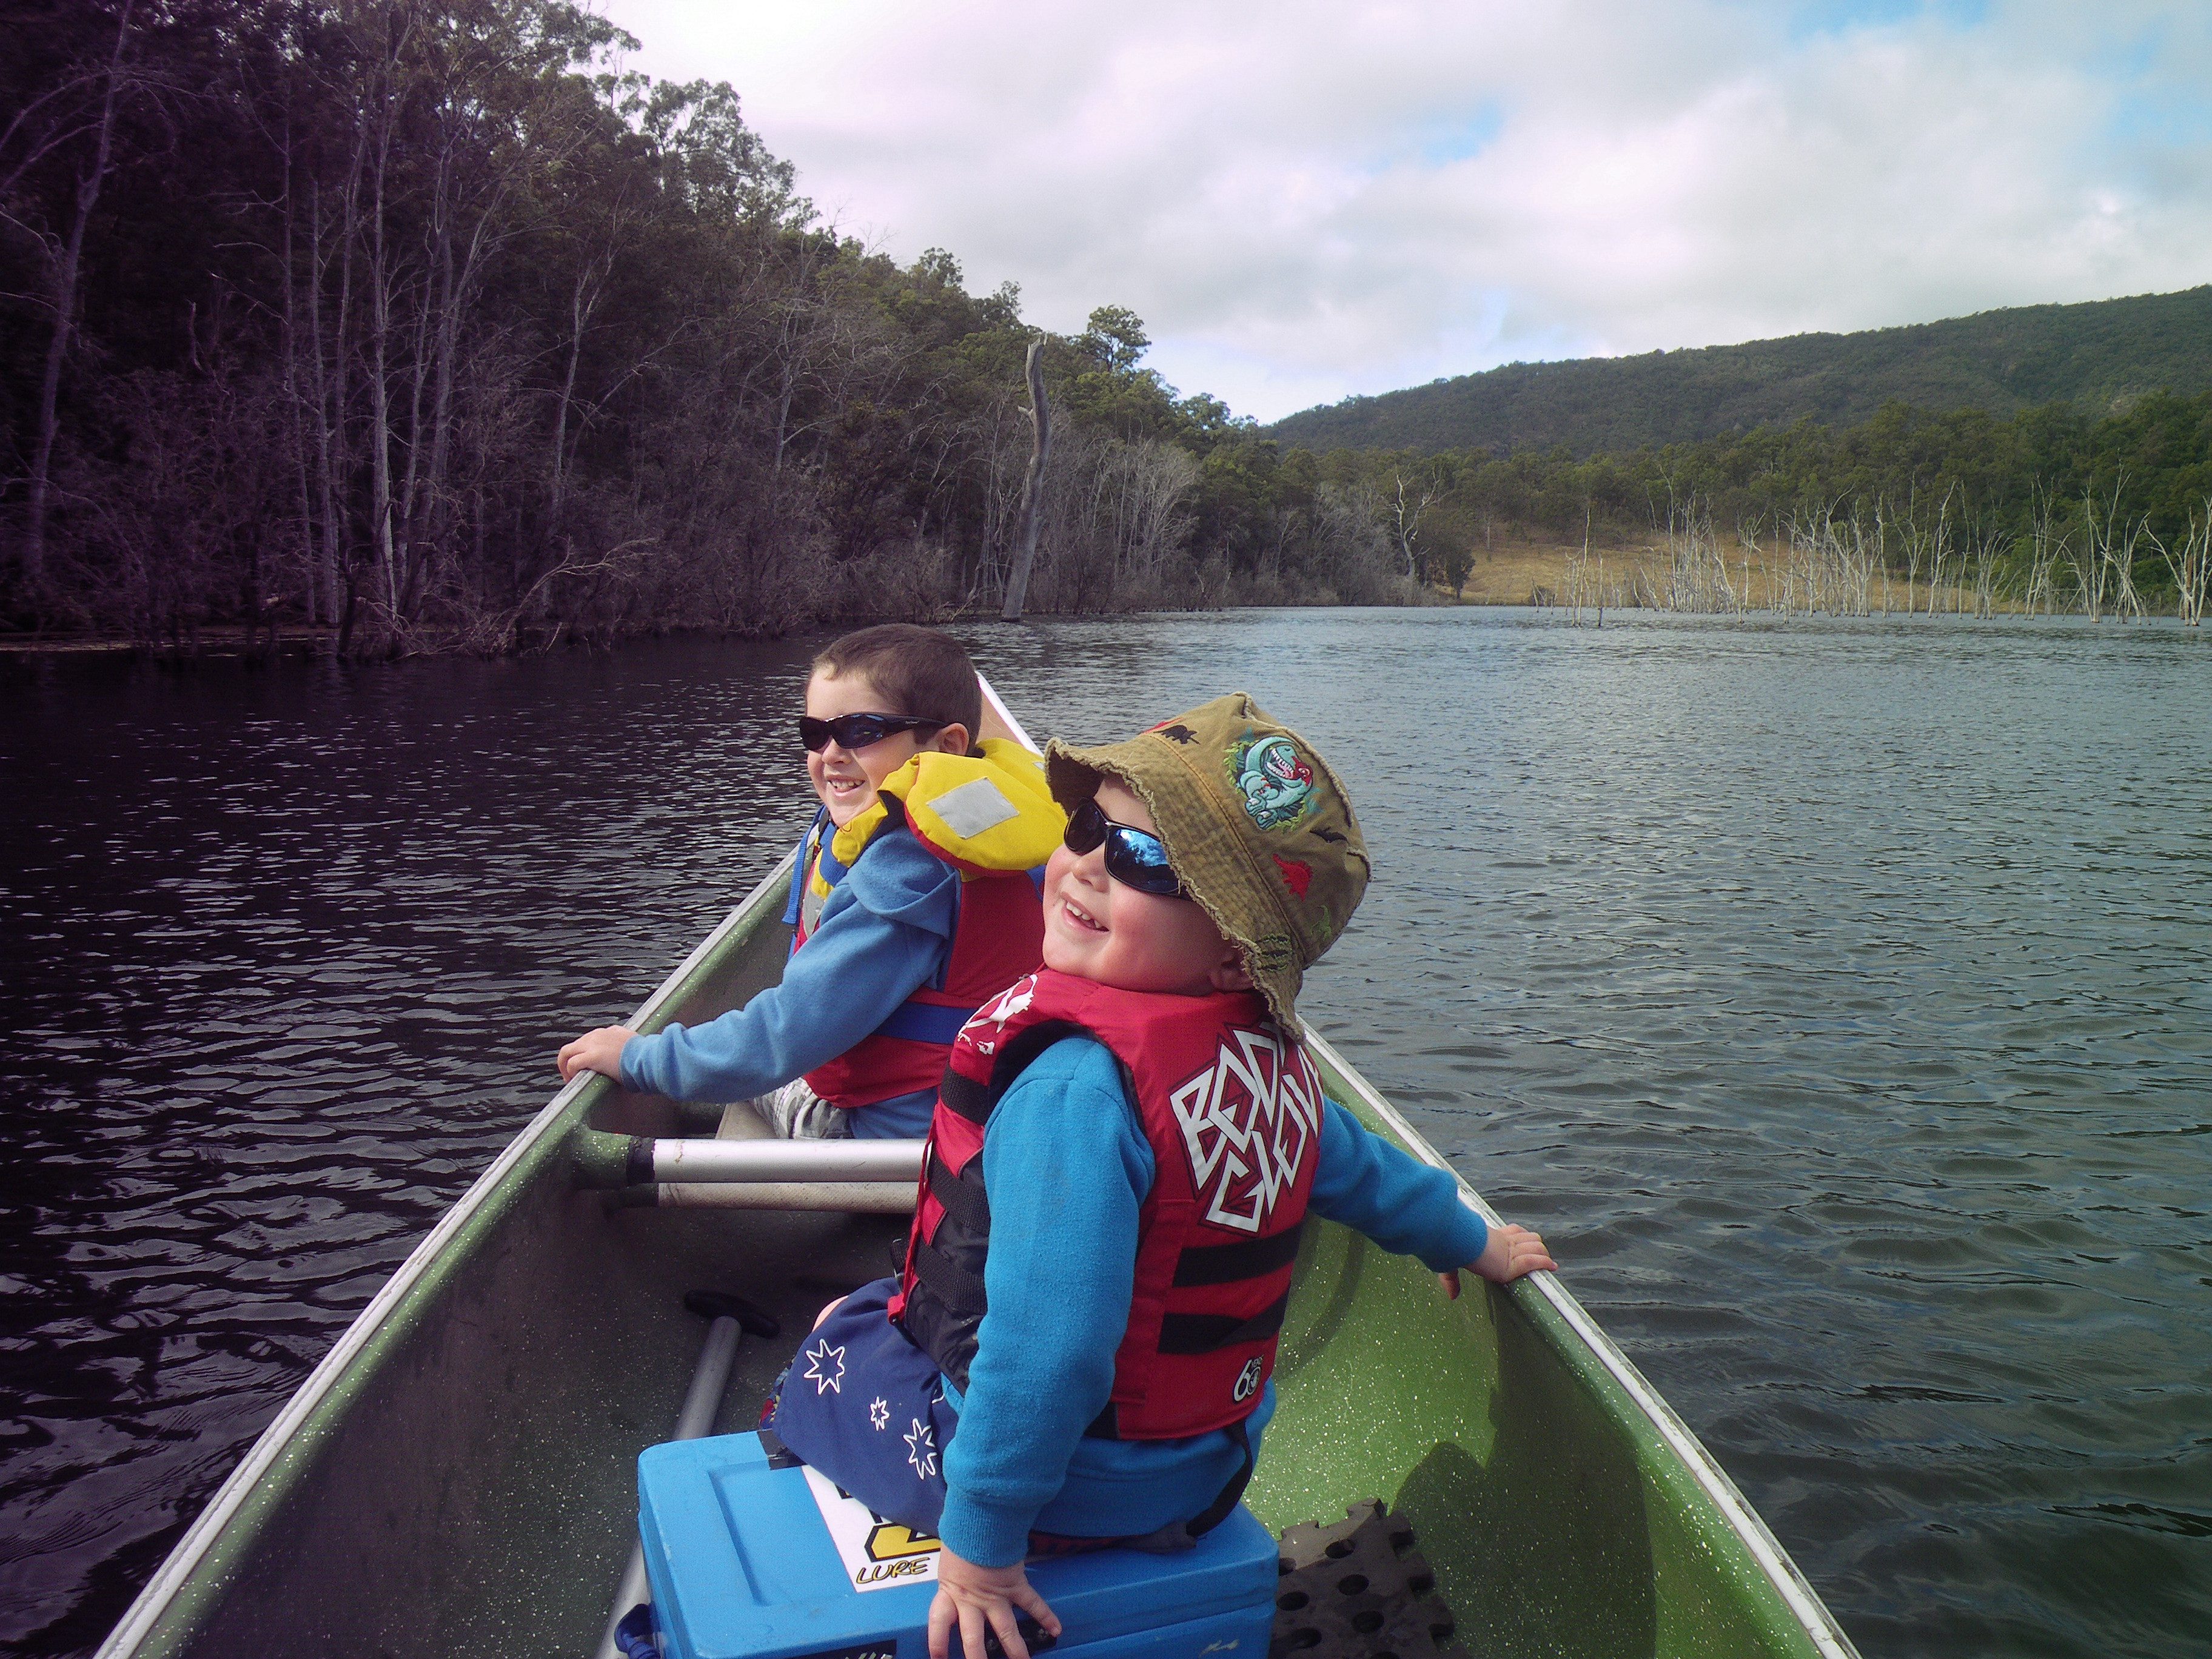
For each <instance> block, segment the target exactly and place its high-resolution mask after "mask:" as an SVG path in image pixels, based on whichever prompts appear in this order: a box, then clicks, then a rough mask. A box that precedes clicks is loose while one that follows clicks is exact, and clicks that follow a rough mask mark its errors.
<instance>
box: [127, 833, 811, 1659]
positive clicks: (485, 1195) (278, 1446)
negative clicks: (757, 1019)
mask: <svg viewBox="0 0 2212 1659" xmlns="http://www.w3.org/2000/svg"><path fill="white" fill-rule="evenodd" d="M796 856H797V854H795V853H787V854H784V855H783V858H782V860H781V861H780V862H779V863H778V864H777V865H776V866H775V868H774V869H773V870H771V871H769V873H768V874H767V876H766V877H764V878H763V879H762V881H761V882H760V884H759V885H757V886H756V887H755V888H754V889H753V890H752V891H751V892H750V893H748V894H747V895H746V896H744V898H743V899H742V900H740V901H739V902H738V904H737V906H736V908H733V909H732V910H731V912H730V913H729V915H726V916H725V917H723V918H722V920H721V921H720V924H719V925H717V926H716V927H715V928H714V931H713V932H712V933H708V935H707V937H706V938H705V939H702V940H701V941H700V942H699V944H698V945H697V946H696V948H695V949H694V950H693V951H692V952H691V954H690V956H688V957H684V960H683V962H682V963H680V964H679V965H678V967H677V969H676V970H675V972H673V973H671V974H670V975H668V977H667V978H666V979H665V980H663V981H661V982H660V984H659V986H658V987H656V988H655V989H654V991H653V994H652V995H650V996H648V997H647V998H646V1000H644V1001H643V1002H641V1003H640V1004H639V1005H638V1006H637V1011H636V1012H635V1013H633V1014H632V1015H631V1016H630V1018H629V1024H632V1025H633V1026H636V1025H642V1024H645V1023H646V1022H647V1021H648V1020H651V1019H653V1018H655V1017H656V1016H658V1015H659V1014H661V1013H662V1012H665V1010H666V1009H667V1008H668V1006H670V1005H671V1004H672V1003H674V1002H675V1001H676V1000H678V996H679V995H680V994H681V993H682V991H683V989H684V986H685V985H686V983H687V982H688V981H690V978H691V976H692V975H694V974H695V973H696V971H697V970H698V969H700V968H701V967H702V966H703V965H705V963H707V962H708V960H709V959H711V958H712V957H713V956H714V953H715V952H716V951H718V950H719V949H720V946H721V945H722V944H723V942H724V941H725V940H726V939H728V938H729V937H730V935H731V934H732V933H735V932H737V931H738V929H739V928H741V927H744V926H746V925H748V924H750V922H751V921H753V920H754V918H755V917H756V916H757V914H758V913H759V912H760V911H761V910H763V908H767V907H768V906H769V904H770V903H772V902H774V900H775V898H776V897H777V896H779V887H780V884H781V883H782V881H783V880H784V878H786V877H787V875H789V873H790V872H791V869H792V866H793V861H794V860H795V859H796ZM596 1080H597V1079H596V1078H595V1077H594V1075H593V1074H592V1073H585V1074H583V1075H581V1076H579V1077H576V1078H574V1079H571V1080H570V1081H569V1082H568V1083H565V1084H563V1085H562V1086H561V1089H560V1091H559V1092H558V1093H556V1095H555V1096H554V1097H553V1098H552V1099H551V1100H550V1101H549V1102H547V1103H546V1104H545V1106H544V1109H543V1110H541V1111H540V1112H539V1113H538V1115H537V1116H536V1117H534V1118H532V1120H531V1121H529V1122H528V1123H527V1124H526V1125H525V1126H524V1127H523V1128H522V1130H521V1132H520V1133H519V1134H517V1135H516V1136H515V1137H514V1139H513V1140H511V1141H509V1142H507V1146H506V1147H505V1148H504V1149H503V1150H502V1151H501V1152H500V1154H499V1156H498V1157H497V1158H494V1159H493V1160H492V1161H491V1163H490V1164H489V1165H488V1166H487V1167H486V1168H485V1170H484V1172H483V1174H482V1175H480V1176H477V1178H476V1180H475V1182H473V1183H471V1186H470V1188H469V1189H468V1191H466V1192H465V1193H464V1194H461V1196H460V1198H459V1200H457V1201H456V1202H455V1203H454V1205H453V1207H452V1208H451V1209H449V1210H447V1212H446V1213H445V1214H444V1215H443V1216H441V1217H440V1218H439V1219H438V1223H437V1225H435V1226H434V1227H432V1228H431V1229H430V1231H428V1233H427V1234H425V1235H424V1236H423V1238H422V1243H419V1244H417V1245H416V1247H415V1248H414V1249H413V1250H411V1251H410V1252H409V1254H408V1256H407V1259H406V1261H403V1262H402V1263H400V1265H399V1267H398V1271H397V1272H395V1273H393V1274H392V1277H391V1278H390V1279H386V1281H385V1282H384V1285H383V1286H382V1288H380V1290H379V1291H377V1293H376V1294H375V1295H374V1297H370V1298H369V1302H368V1306H367V1307H365V1308H363V1309H362V1310H361V1312H360V1313H359V1314H358V1315H357V1316H356V1317H355V1319H354V1322H353V1323H352V1324H350V1325H349V1326H347V1327H346V1329H345V1334H343V1335H342V1336H341V1337H339V1338H338V1340H337V1342H336V1344H334V1345H333V1346H332V1347H331V1351H330V1352H328V1353H326V1354H325V1355H324V1356H323V1358H322V1359H321V1361H320V1363H319V1364H317V1365H316V1366H315V1368H314V1370H312V1371H310V1372H309V1373H308V1374H307V1381H306V1382H304V1383H301V1385H300V1387H299V1390H298V1391H297V1392H296V1393H295V1394H294V1395H293V1396H292V1397H291V1398H290V1399H289V1400H288V1401H285V1403H284V1407H283V1410H282V1411H280V1412H278V1413H276V1417H275V1419H273V1420H271V1422H270V1425H269V1426H268V1427H267V1428H265V1429H264V1430H263V1431H261V1435H260V1437H259V1438H258V1439H257V1440H256V1441H255V1442H254V1443H253V1449H252V1450H251V1451H249V1452H247V1453H246V1456H245V1458H244V1459H243V1460H242V1461H240V1463H239V1465H238V1467H237V1468H234V1469H233V1470H232V1471H231V1472H230V1478H229V1479H228V1480H225V1481H224V1482H223V1483H222V1486H221V1487H219V1488H218V1489H217V1490H216V1495H215V1496H214V1498H210V1500H209V1502H208V1505H207V1507H206V1508H205V1509H204V1510H201V1511H200V1513H199V1516H198V1517H197V1519H196V1520H194V1521H193V1522H192V1524H191V1526H190V1527H189V1528H186V1529H185V1535H184V1536H183V1537H182V1538H181V1539H179V1541H178V1542H177V1546H176V1547H175V1548H174V1549H173V1550H171V1551H170V1552H169V1554H168V1556H167V1559H164V1560H163V1561H162V1563H161V1568H160V1570H159V1571H156V1572H155V1575H154V1577H152V1578H151V1579H149V1581H148V1582H147V1584H146V1588H145V1589H143V1590H141V1591H139V1593H138V1596H137V1600H136V1601H132V1602H131V1607H130V1610H129V1611H128V1612H126V1613H125V1614H124V1615H123V1617H122V1619H121V1620H120V1621H119V1622H118V1624H117V1625H116V1626H115V1628H114V1629H113V1630H112V1631H110V1632H108V1635H107V1639H106V1641H104V1642H102V1643H101V1644H100V1648H99V1650H98V1651H97V1653H96V1654H95V1656H94V1659H125V1656H127V1655H129V1654H131V1653H133V1652H135V1651H137V1648H138V1646H139V1644H141V1643H142V1642H143V1641H144V1639H145V1638H146V1637H147V1636H148V1635H149V1634H150V1633H151V1632H152V1631H153V1629H154V1626H155V1622H156V1621H157V1620H159V1619H160V1617H161V1614H162V1613H164V1612H166V1611H167V1608H168V1607H169V1604H170V1603H171V1601H173V1600H174V1599H175V1598H176V1596H177V1595H178V1593H179V1591H181V1590H182V1589H185V1586H186V1584H187V1583H188V1582H189V1581H190V1580H191V1576H192V1574H193V1572H194V1571H195V1570H196V1569H197V1567H198V1566H199V1565H200V1564H201V1562H202V1560H203V1559H204V1558H205V1557H206V1555H207V1554H208V1553H209V1551H210V1548H211V1547H213V1546H214V1545H215V1543H216V1541H217V1540H218V1539H219V1538H220V1537H221V1535H222V1532H223V1530H224V1528H227V1527H228V1525H229V1524H230V1522H231V1521H232V1520H233V1518H234V1517H235V1516H236V1515H237V1514H238V1512H239V1511H240V1510H241V1509H243V1508H244V1507H245V1505H246V1501H247V1500H248V1499H249V1498H252V1495H253V1493H254V1490H255V1488H257V1487H258V1486H260V1484H261V1482H262V1481H263V1480H264V1478H265V1477H266V1476H267V1475H268V1474H269V1473H270V1470H271V1469H272V1468H274V1467H275V1465H276V1462H277V1460H278V1459H279V1458H281V1457H282V1456H283V1455H284V1453H285V1452H286V1450H288V1449H289V1448H290V1446H291V1444H292V1443H293V1441H294V1439H295V1437H297V1436H298V1435H299V1433H300V1431H301V1429H302V1428H303V1427H305V1426H306V1425H307V1422H308V1420H309V1419H311V1418H312V1417H313V1415H314V1413H315V1411H316V1409H317V1408H318V1407H320V1406H321V1405H322V1404H323V1402H324V1401H325V1400H326V1399H328V1398H329V1396H330V1395H331V1393H332V1392H333V1390H334V1389H336V1388H337V1384H338V1383H339V1382H340V1380H341V1379H342V1378H343V1376H344V1375H345V1373H346V1372H347V1370H349V1368H350V1367H351V1366H352V1365H353V1364H354V1362H355V1360H356V1359H357V1358H359V1357H360V1356H361V1354H362V1350H363V1349H365V1348H366V1347H367V1346H368V1344H369V1343H370V1341H371V1340H373V1339H374V1337H375V1336H376V1335H377V1334H379V1332H380V1329H381V1328H382V1327H383V1325H384V1324H385V1322H386V1320H388V1319H389V1318H390V1317H391V1316H392V1314H393V1312H394V1311H395V1310H397V1309H398V1307H399V1305H400V1304H401V1303H402V1302H403V1301H404V1299H405V1298H406V1297H407V1295H408V1293H409V1292H410V1291H412V1290H413V1289H414V1288H415V1287H416V1285H417V1284H419V1283H420V1282H421V1281H422V1279H424V1278H426V1277H427V1276H428V1273H429V1272H430V1270H431V1268H432V1267H435V1265H436V1264H437V1262H438V1261H439V1259H440V1258H441V1256H443V1255H445V1253H446V1250H447V1247H448V1246H449V1245H450V1244H451V1243H453V1239H454V1237H455V1236H456V1235H458V1234H459V1232H460V1231H461V1230H462V1229H463V1228H464V1227H465V1225H467V1224H468V1223H469V1222H470V1221H471V1220H472V1219H473V1218H475V1217H476V1215H477V1212H479V1211H482V1210H483V1209H485V1208H487V1207H488V1206H489V1205H490V1203H491V1201H492V1200H493V1199H494V1198H495V1196H496V1195H497V1194H498V1193H499V1190H500V1188H501V1187H502V1186H503V1185H504V1184H505V1183H506V1182H507V1178H508V1177H509V1176H510V1175H512V1174H513V1171H514V1170H515V1168H516V1166H517V1165H519V1164H520V1163H521V1162H522V1161H523V1160H524V1158H526V1157H527V1156H528V1155H529V1154H530V1153H531V1152H533V1151H535V1150H537V1148H538V1145H539V1144H540V1143H541V1142H542V1141H544V1140H545V1139H547V1138H548V1137H549V1136H550V1135H552V1134H553V1133H556V1130H558V1129H559V1128H560V1127H561V1126H562V1120H563V1119H564V1118H565V1117H566V1116H567V1115H568V1112H569V1110H570V1109H571V1108H572V1107H573V1106H574V1103H575V1102H576V1100H577V1099H578V1097H580V1095H581V1094H582V1093H583V1091H585V1090H586V1089H587V1088H590V1087H591V1086H592V1085H593V1084H594V1082H595V1081H596Z"/></svg>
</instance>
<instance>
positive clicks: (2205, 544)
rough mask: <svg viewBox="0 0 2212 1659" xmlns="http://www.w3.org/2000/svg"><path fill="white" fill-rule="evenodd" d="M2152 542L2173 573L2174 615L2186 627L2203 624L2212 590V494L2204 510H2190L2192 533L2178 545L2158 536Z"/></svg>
mask: <svg viewBox="0 0 2212 1659" xmlns="http://www.w3.org/2000/svg"><path fill="white" fill-rule="evenodd" d="M2146 533H2148V532H2146ZM2150 542H2151V545H2152V546H2154V547H2155V548H2156V549H2158V553H2159V557H2160V558H2161V559H2163V560H2165V561H2166V568H2167V569H2168V570H2169V571H2171V572H2172V574H2173V587H2174V594H2175V599H2174V614H2175V615H2176V616H2178V617H2180V618H2181V625H2182V626H2183V627H2184V628H2196V627H2199V626H2201V625H2202V624H2203V621H2204V600H2205V599H2206V597H2207V593H2208V592H2212V496H2207V497H2206V498H2205V500H2204V502H2203V507H2202V508H2201V509H2199V508H2197V507H2191V509H2190V510H2189V533H2188V535H2187V536H2186V537H2185V538H2183V540H2182V543H2181V545H2180V546H2179V548H2170V547H2168V546H2167V545H2166V544H2165V543H2164V542H2162V541H2160V539H2159V538H2157V537H2156V536H2152V537H2151V538H2150Z"/></svg>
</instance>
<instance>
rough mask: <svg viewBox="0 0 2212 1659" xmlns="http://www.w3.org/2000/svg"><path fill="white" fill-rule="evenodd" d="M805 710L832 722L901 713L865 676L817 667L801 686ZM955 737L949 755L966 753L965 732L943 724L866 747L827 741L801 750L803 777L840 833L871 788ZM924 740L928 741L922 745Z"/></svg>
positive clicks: (869, 801)
mask: <svg viewBox="0 0 2212 1659" xmlns="http://www.w3.org/2000/svg"><path fill="white" fill-rule="evenodd" d="M806 712H807V713H808V714H811V715H812V716H813V717H814V718H815V719H816V720H836V718H837V717H838V716H839V715H840V714H898V713H900V712H901V711H900V710H898V709H896V708H891V707H890V705H889V704H887V703H886V702H884V699H883V696H882V695H881V694H880V693H879V692H878V691H877V690H876V688H875V686H874V684H872V682H871V681H870V680H869V679H868V678H867V677H866V675H862V674H843V675H832V674H826V673H823V671H821V670H820V669H817V670H815V671H814V677H813V678H811V679H810V680H808V681H807V682H806ZM956 736H957V742H958V744H959V747H958V748H957V749H955V750H952V752H953V753H956V754H964V753H966V752H967V746H968V730H967V728H966V727H965V726H945V727H943V728H941V729H940V730H939V731H938V732H928V731H927V728H924V730H923V731H921V732H892V733H891V734H890V736H889V737H887V738H881V739H879V740H878V741H877V742H874V743H872V744H869V745H868V746H867V747H866V749H848V748H846V747H845V746H844V744H841V743H837V742H835V741H834V740H833V741H832V742H831V743H830V744H829V746H828V747H827V748H824V749H817V750H808V751H807V756H806V779H807V781H808V782H810V783H811V784H812V785H813V786H814V793H816V794H817V795H818V796H820V797H821V799H822V804H823V805H824V806H826V807H828V808H829V822H830V823H833V824H835V825H836V827H837V828H838V829H843V828H844V827H845V826H846V825H847V824H848V823H851V822H852V821H853V820H854V818H856V817H860V814H861V813H863V812H865V811H867V810H868V808H870V807H871V806H873V805H875V804H876V790H877V787H878V786H879V785H880V784H881V783H882V782H883V781H884V779H885V778H887V777H889V776H890V775H891V774H892V773H894V772H896V771H897V770H898V769H899V768H900V767H902V766H903V765H905V764H906V763H908V761H910V760H912V759H913V758H914V757H915V753H916V752H917V751H918V750H923V749H936V748H940V747H949V746H950V745H949V744H947V743H946V742H945V739H947V738H955V737H956ZM923 738H927V739H928V740H927V741H922V740H921V739H923Z"/></svg>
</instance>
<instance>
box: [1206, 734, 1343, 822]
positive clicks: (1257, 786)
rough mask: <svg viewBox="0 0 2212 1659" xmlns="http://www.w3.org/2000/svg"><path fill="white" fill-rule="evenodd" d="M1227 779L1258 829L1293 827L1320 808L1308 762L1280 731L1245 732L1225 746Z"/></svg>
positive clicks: (1312, 772)
mask: <svg viewBox="0 0 2212 1659" xmlns="http://www.w3.org/2000/svg"><path fill="white" fill-rule="evenodd" d="M1229 781H1230V782H1231V783H1232V784H1234V785H1235V786H1236V787H1237V793H1238V794H1239V795H1241V796H1243V800H1244V815H1245V816H1246V817H1249V818H1250V819H1251V820H1252V822H1253V823H1254V824H1255V825H1256V826H1257V827H1258V828H1260V829H1295V828H1296V827H1297V825H1299V824H1300V823H1304V821H1305V820H1306V819H1308V818H1310V817H1312V816H1313V815H1314V813H1315V812H1316V811H1318V810H1319V809H1320V806H1321V802H1320V800H1319V799H1318V798H1317V797H1316V795H1315V793H1314V769H1313V766H1312V763H1310V762H1309V761H1308V760H1307V759H1306V757H1304V755H1301V754H1300V753H1298V750H1297V744H1294V743H1292V742H1291V740H1290V739H1289V738H1286V737H1285V736H1283V735H1282V734H1281V733H1280V732H1269V733H1267V736H1265V737H1261V736H1260V735H1258V734H1257V733H1255V732H1249V731H1248V732H1245V734H1244V735H1243V738H1240V739H1238V740H1237V742H1236V743H1233V744H1231V745H1230V746H1229Z"/></svg>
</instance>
